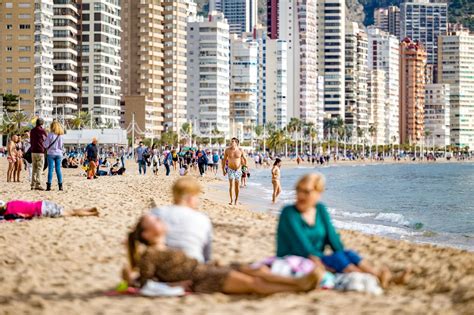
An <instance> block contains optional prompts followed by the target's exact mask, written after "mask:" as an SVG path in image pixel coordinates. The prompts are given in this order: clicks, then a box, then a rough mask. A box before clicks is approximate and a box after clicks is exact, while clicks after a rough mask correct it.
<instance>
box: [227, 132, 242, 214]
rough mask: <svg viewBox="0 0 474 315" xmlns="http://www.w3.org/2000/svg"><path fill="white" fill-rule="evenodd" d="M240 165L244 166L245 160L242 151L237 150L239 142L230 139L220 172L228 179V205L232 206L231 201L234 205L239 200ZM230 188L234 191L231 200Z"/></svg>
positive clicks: (235, 139)
mask: <svg viewBox="0 0 474 315" xmlns="http://www.w3.org/2000/svg"><path fill="white" fill-rule="evenodd" d="M242 164H243V165H246V164H247V159H246V157H245V155H244V152H243V151H242V149H240V148H239V140H238V139H237V138H232V140H231V141H230V147H228V148H227V149H225V151H224V158H223V159H222V171H223V173H224V176H226V175H227V176H228V178H229V195H230V202H229V205H232V201H233V202H234V204H235V205H236V204H237V200H238V199H239V189H240V180H241V178H242ZM232 186H234V189H235V198H233V195H232Z"/></svg>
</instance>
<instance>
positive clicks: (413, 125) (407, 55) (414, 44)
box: [399, 38, 426, 143]
mask: <svg viewBox="0 0 474 315" xmlns="http://www.w3.org/2000/svg"><path fill="white" fill-rule="evenodd" d="M425 66H426V51H425V48H424V47H423V45H422V44H421V43H420V42H419V41H413V40H411V39H409V38H405V39H404V40H403V41H402V42H401V43H400V116H399V119H400V142H401V143H419V142H420V141H422V140H423V139H424V116H425Z"/></svg>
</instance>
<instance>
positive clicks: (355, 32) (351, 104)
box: [345, 22, 369, 135]
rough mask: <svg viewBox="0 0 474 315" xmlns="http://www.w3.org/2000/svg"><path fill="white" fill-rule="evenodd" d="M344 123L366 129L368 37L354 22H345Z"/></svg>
mask: <svg viewBox="0 0 474 315" xmlns="http://www.w3.org/2000/svg"><path fill="white" fill-rule="evenodd" d="M345 43H346V46H345V50H346V51H345V58H346V60H345V71H346V78H345V80H346V82H345V101H346V108H345V124H346V125H347V126H351V127H352V131H353V135H356V131H357V128H360V129H362V130H364V132H367V131H368V128H369V122H368V112H367V80H368V65H367V58H368V39H367V33H366V32H365V31H364V30H363V29H361V28H360V27H359V25H358V24H357V23H355V22H350V23H346V35H345Z"/></svg>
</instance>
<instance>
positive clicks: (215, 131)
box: [211, 126, 222, 145]
mask: <svg viewBox="0 0 474 315" xmlns="http://www.w3.org/2000/svg"><path fill="white" fill-rule="evenodd" d="M211 134H212V135H213V136H214V138H218V137H219V136H220V135H221V134H222V132H220V131H219V129H217V126H215V127H214V129H212V131H211ZM211 145H212V141H211Z"/></svg>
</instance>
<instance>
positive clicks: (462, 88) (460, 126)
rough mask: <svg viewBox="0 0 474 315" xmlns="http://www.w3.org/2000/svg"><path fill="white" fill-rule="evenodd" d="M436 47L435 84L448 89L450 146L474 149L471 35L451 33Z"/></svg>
mask: <svg viewBox="0 0 474 315" xmlns="http://www.w3.org/2000/svg"><path fill="white" fill-rule="evenodd" d="M438 45H439V59H438V81H439V83H443V84H449V85H450V100H451V101H450V102H451V144H453V145H456V146H458V147H460V148H464V147H470V148H474V60H473V56H474V35H472V34H469V33H468V32H466V31H460V32H453V33H450V34H448V35H443V36H440V37H439V39H438Z"/></svg>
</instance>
